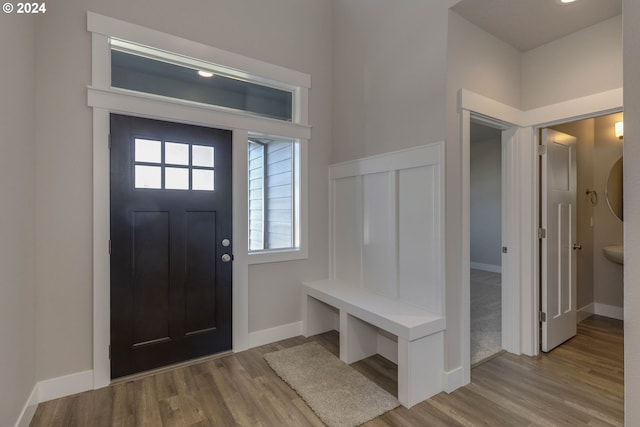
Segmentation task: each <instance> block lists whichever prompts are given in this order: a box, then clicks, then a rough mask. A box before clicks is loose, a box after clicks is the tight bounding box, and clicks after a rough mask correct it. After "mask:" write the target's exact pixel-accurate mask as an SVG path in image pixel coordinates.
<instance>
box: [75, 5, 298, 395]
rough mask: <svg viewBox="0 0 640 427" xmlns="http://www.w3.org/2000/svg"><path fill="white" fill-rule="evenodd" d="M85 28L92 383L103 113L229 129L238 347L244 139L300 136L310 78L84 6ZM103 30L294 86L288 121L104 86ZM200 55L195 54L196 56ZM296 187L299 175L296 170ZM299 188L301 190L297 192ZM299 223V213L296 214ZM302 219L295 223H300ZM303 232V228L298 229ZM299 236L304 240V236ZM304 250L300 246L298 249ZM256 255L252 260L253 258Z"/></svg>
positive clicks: (246, 343)
mask: <svg viewBox="0 0 640 427" xmlns="http://www.w3.org/2000/svg"><path fill="white" fill-rule="evenodd" d="M87 28H88V30H89V31H91V32H92V37H91V43H92V47H91V49H92V57H91V61H92V67H91V68H92V75H91V83H92V84H91V85H90V86H89V87H88V88H87V104H88V106H89V107H91V108H92V109H93V278H92V282H93V388H94V389H97V388H101V387H105V386H107V385H109V384H110V383H111V363H110V360H109V350H108V349H109V344H110V342H111V333H110V285H111V283H110V277H111V275H110V256H109V237H110V209H109V204H110V203H109V200H110V165H109V158H110V154H109V131H110V120H109V117H110V113H119V114H125V115H129V116H135V117H143V118H151V119H157V120H164V121H170V122H178V123H185V124H192V125H199V126H208V127H214V128H220V129H228V130H231V131H233V142H232V143H233V148H232V159H233V160H232V162H233V165H232V168H233V169H232V170H233V172H232V174H233V175H232V194H233V195H234V197H233V203H232V206H233V207H232V208H233V227H232V233H233V238H234V244H233V253H234V262H233V274H232V282H233V296H232V341H233V351H234V352H238V351H242V350H246V349H247V348H249V347H250V345H251V340H250V336H249V264H250V263H251V262H252V261H250V260H249V255H248V252H249V249H248V241H249V239H248V236H247V234H248V231H247V223H248V208H247V203H248V202H247V197H242V195H246V194H247V144H248V142H247V141H248V132H249V130H251V131H255V132H259V133H264V134H268V135H278V136H282V137H289V138H292V139H298V140H300V141H307V140H309V139H310V137H311V128H310V126H308V125H307V121H308V109H307V102H306V100H307V99H308V89H309V88H310V85H311V80H310V79H311V77H310V76H309V75H307V74H304V73H300V72H297V71H293V70H288V69H285V68H282V67H278V66H275V65H272V64H268V63H265V62H262V61H258V60H255V59H252V58H247V57H243V56H240V55H237V54H234V53H230V52H225V51H222V50H220V49H216V48H213V47H211V46H206V45H201V44H199V43H196V42H193V41H189V40H186V39H181V38H179V37H176V36H172V35H170V34H165V33H161V32H158V31H155V30H151V29H148V28H144V27H140V26H138V25H134V24H130V23H126V22H124V21H119V20H116V19H113V18H109V17H105V16H102V15H98V14H95V13H92V12H88V13H87ZM110 36H117V37H122V38H123V39H126V40H131V41H136V42H139V43H141V44H147V45H149V46H155V47H157V48H161V49H164V50H166V51H175V52H181V53H184V54H185V55H187V56H191V57H194V58H196V57H203V58H205V59H207V60H209V61H210V62H212V63H223V64H232V65H236V66H235V67H234V68H237V69H243V70H244V71H247V72H250V73H251V74H255V75H260V76H266V77H269V78H273V79H275V80H278V81H283V82H288V81H292V82H293V84H295V85H300V88H299V90H298V91H297V92H296V98H295V99H296V100H297V102H298V103H299V104H300V110H299V111H298V112H297V114H298V116H299V117H297V118H296V120H297V122H296V123H287V122H279V121H277V120H271V119H266V118H261V117H254V116H251V115H246V114H242V113H234V112H227V111H223V110H219V109H216V108H213V107H208V106H203V105H199V104H197V103H190V102H183V101H176V100H171V99H166V98H164V97H157V96H152V95H146V94H137V93H133V92H130V91H122V90H114V89H112V88H111V63H110V50H109V43H108V39H109V37H110ZM199 55H200V56H199ZM305 147H306V143H303V144H302V146H301V167H303V168H305V169H306V156H307V154H306V148H305ZM301 179H304V180H305V181H303V182H302V184H301V185H302V188H303V189H304V188H305V186H306V178H304V177H301ZM304 193H305V194H306V192H304ZM300 214H301V216H302V217H303V218H304V217H305V216H306V195H303V196H302V200H301V213H300ZM304 224H306V220H305V221H304ZM305 226H306V225H303V227H305ZM304 239H306V233H304ZM305 241H306V240H305ZM304 256H305V257H306V251H304ZM253 262H256V261H253Z"/></svg>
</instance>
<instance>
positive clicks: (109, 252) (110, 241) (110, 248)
mask: <svg viewBox="0 0 640 427" xmlns="http://www.w3.org/2000/svg"><path fill="white" fill-rule="evenodd" d="M109 255H111V239H109Z"/></svg>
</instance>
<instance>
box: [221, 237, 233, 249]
mask: <svg viewBox="0 0 640 427" xmlns="http://www.w3.org/2000/svg"><path fill="white" fill-rule="evenodd" d="M230 244H231V241H230V240H229V239H224V240H223V241H222V246H224V247H225V248H226V247H227V246H229V245H230Z"/></svg>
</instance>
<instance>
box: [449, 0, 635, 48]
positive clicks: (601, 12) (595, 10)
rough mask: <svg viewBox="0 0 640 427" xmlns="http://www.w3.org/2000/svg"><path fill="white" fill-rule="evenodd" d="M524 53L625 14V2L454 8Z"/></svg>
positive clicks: (540, 0) (472, 2) (478, 2)
mask: <svg viewBox="0 0 640 427" xmlns="http://www.w3.org/2000/svg"><path fill="white" fill-rule="evenodd" d="M451 10H453V11H454V12H456V13H457V14H459V15H460V16H462V17H463V18H465V19H467V20H468V21H470V22H472V23H474V24H476V25H477V26H478V27H480V28H482V29H483V30H485V31H486V32H488V33H490V34H493V35H494V36H496V37H498V38H499V39H502V40H504V41H505V42H507V43H509V44H511V45H512V46H513V47H515V48H517V49H518V50H520V51H522V52H526V51H528V50H530V49H533V48H536V47H538V46H542V45H543V44H546V43H549V42H551V41H553V40H556V39H559V38H561V37H564V36H566V35H568V34H571V33H574V32H576V31H578V30H581V29H583V28H586V27H589V26H591V25H594V24H597V23H599V22H602V21H604V20H607V19H609V18H612V17H614V16H618V15H620V14H621V13H622V0H578V1H577V2H575V3H572V4H568V5H560V4H558V1H557V0H462V1H461V2H460V3H458V4H456V5H455V6H454V7H452V8H451Z"/></svg>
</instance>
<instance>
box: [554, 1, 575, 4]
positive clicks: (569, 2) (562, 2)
mask: <svg viewBox="0 0 640 427" xmlns="http://www.w3.org/2000/svg"><path fill="white" fill-rule="evenodd" d="M576 1H578V0H558V3H560V4H571V3H575V2H576Z"/></svg>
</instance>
